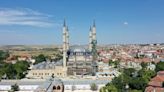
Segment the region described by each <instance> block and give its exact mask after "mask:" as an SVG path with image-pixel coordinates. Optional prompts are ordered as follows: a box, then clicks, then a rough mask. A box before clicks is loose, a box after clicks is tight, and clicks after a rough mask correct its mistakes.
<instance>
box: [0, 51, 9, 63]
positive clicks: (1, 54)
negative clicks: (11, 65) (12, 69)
mask: <svg viewBox="0 0 164 92" xmlns="http://www.w3.org/2000/svg"><path fill="white" fill-rule="evenodd" d="M7 57H9V52H5V51H2V50H0V61H3V60H4V59H6V58H7Z"/></svg>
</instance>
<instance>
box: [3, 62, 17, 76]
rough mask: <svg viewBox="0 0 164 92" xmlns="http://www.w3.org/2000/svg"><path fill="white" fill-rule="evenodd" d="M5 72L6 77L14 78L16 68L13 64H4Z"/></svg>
mask: <svg viewBox="0 0 164 92" xmlns="http://www.w3.org/2000/svg"><path fill="white" fill-rule="evenodd" d="M5 73H6V75H7V78H8V79H15V78H16V73H17V72H16V70H15V68H14V66H13V64H5Z"/></svg>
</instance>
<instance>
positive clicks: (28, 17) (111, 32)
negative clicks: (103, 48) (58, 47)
mask: <svg viewBox="0 0 164 92" xmlns="http://www.w3.org/2000/svg"><path fill="white" fill-rule="evenodd" d="M64 18H66V22H67V24H68V27H69V32H70V43H71V44H88V34H89V27H90V26H91V25H92V21H93V20H94V19H95V20H96V27H97V39H98V43H99V44H126V43H160V42H162V43H163V42H164V40H163V39H164V36H163V34H164V0H0V45H9V44H25V45H31V44H61V43H62V36H61V35H62V23H63V19H64Z"/></svg>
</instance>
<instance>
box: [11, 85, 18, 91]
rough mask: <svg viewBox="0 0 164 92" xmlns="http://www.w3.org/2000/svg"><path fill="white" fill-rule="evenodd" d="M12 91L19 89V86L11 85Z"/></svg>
mask: <svg viewBox="0 0 164 92" xmlns="http://www.w3.org/2000/svg"><path fill="white" fill-rule="evenodd" d="M11 90H12V91H19V86H18V85H17V84H14V85H11Z"/></svg>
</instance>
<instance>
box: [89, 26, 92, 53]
mask: <svg viewBox="0 0 164 92" xmlns="http://www.w3.org/2000/svg"><path fill="white" fill-rule="evenodd" d="M89 51H92V28H91V27H90V29H89Z"/></svg>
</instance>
